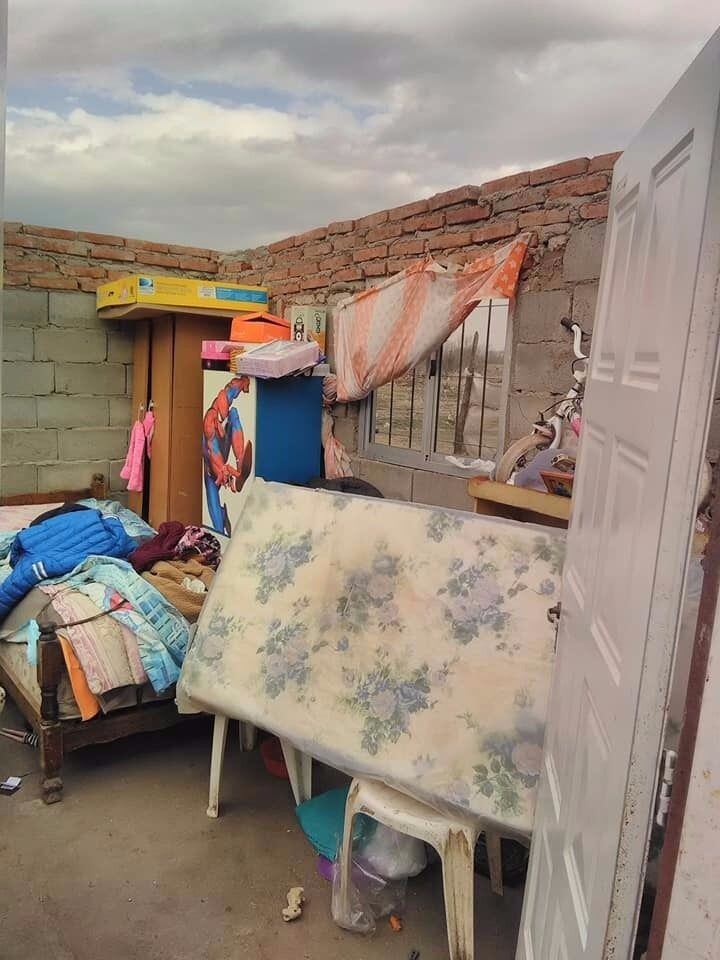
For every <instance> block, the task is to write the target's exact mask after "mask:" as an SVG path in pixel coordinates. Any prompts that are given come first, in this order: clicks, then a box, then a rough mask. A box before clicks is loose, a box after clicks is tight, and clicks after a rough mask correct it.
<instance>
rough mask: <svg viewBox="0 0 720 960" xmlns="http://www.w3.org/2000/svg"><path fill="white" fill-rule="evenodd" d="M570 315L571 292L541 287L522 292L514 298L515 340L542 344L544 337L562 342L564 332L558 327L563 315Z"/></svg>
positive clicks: (564, 337)
mask: <svg viewBox="0 0 720 960" xmlns="http://www.w3.org/2000/svg"><path fill="white" fill-rule="evenodd" d="M569 316H570V294H569V293H567V292H566V291H564V290H544V291H539V292H536V293H521V294H520V295H519V296H518V298H517V305H516V307H515V316H514V318H513V326H514V338H515V341H516V343H542V342H543V341H544V340H556V341H564V340H566V339H567V331H566V330H565V328H564V327H562V326H561V324H560V321H561V320H562V319H563V317H569Z"/></svg>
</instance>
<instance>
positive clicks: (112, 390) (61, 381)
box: [33, 363, 125, 397]
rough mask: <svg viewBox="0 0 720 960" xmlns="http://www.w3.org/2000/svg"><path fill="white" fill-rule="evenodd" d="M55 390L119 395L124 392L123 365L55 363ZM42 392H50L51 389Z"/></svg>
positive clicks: (58, 391)
mask: <svg viewBox="0 0 720 960" xmlns="http://www.w3.org/2000/svg"><path fill="white" fill-rule="evenodd" d="M33 366H38V364H37V363H36V364H33ZM48 366H52V364H48ZM55 390H56V392H57V393H69V394H77V393H93V394H95V395H96V396H105V397H112V396H121V395H123V394H124V393H125V367H124V366H123V365H122V364H121V363H57V364H55ZM43 392H44V393H50V392H51V390H45V391H43Z"/></svg>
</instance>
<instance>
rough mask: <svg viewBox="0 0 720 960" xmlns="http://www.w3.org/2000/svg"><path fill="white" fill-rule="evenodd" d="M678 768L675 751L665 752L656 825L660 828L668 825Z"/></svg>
mask: <svg viewBox="0 0 720 960" xmlns="http://www.w3.org/2000/svg"><path fill="white" fill-rule="evenodd" d="M676 766H677V753H676V752H675V751H674V750H664V751H663V772H662V777H661V779H660V788H659V790H658V799H657V813H656V814H655V823H656V824H657V825H658V826H659V827H664V826H665V824H666V823H667V818H668V810H669V809H670V801H671V800H672V787H673V780H674V779H675V767H676Z"/></svg>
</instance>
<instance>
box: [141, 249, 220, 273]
mask: <svg viewBox="0 0 720 960" xmlns="http://www.w3.org/2000/svg"><path fill="white" fill-rule="evenodd" d="M138 255H139V256H142V255H143V254H142V253H141V254H138ZM151 255H152V256H155V257H162V256H164V254H162V253H154V254H151ZM180 269H181V270H197V271H198V272H199V273H217V272H218V270H219V266H218V263H217V261H216V260H206V259H205V258H204V257H180Z"/></svg>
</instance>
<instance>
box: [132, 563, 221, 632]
mask: <svg viewBox="0 0 720 960" xmlns="http://www.w3.org/2000/svg"><path fill="white" fill-rule="evenodd" d="M188 578H190V581H191V582H192V581H195V582H198V581H199V582H200V583H201V584H202V586H203V588H204V589H203V590H202V592H195V591H194V590H192V589H190V588H189V587H188V586H183V582H184V581H186V580H187V579H188ZM212 579H213V571H212V570H211V569H210V568H209V567H204V566H203V565H202V564H201V563H198V561H197V560H158V562H157V563H154V564H153V566H152V569H151V570H149V571H148V572H146V573H144V574H143V580H147V582H148V583H151V584H152V585H153V586H154V587H155V589H156V590H159V591H160V593H161V594H162V595H163V596H164V597H165V598H166V599H167V600H169V601H170V603H172V604H173V606H175V607H177V608H178V610H179V611H180V613H181V614H182V615H183V616H184V617H185V619H186V620H188V621H189V622H190V623H195V621H196V620H197V618H198V617H199V616H200V611H201V610H202V606H203V603H204V602H205V597H206V596H207V591H208V589H209V587H210V584H211V583H212Z"/></svg>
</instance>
